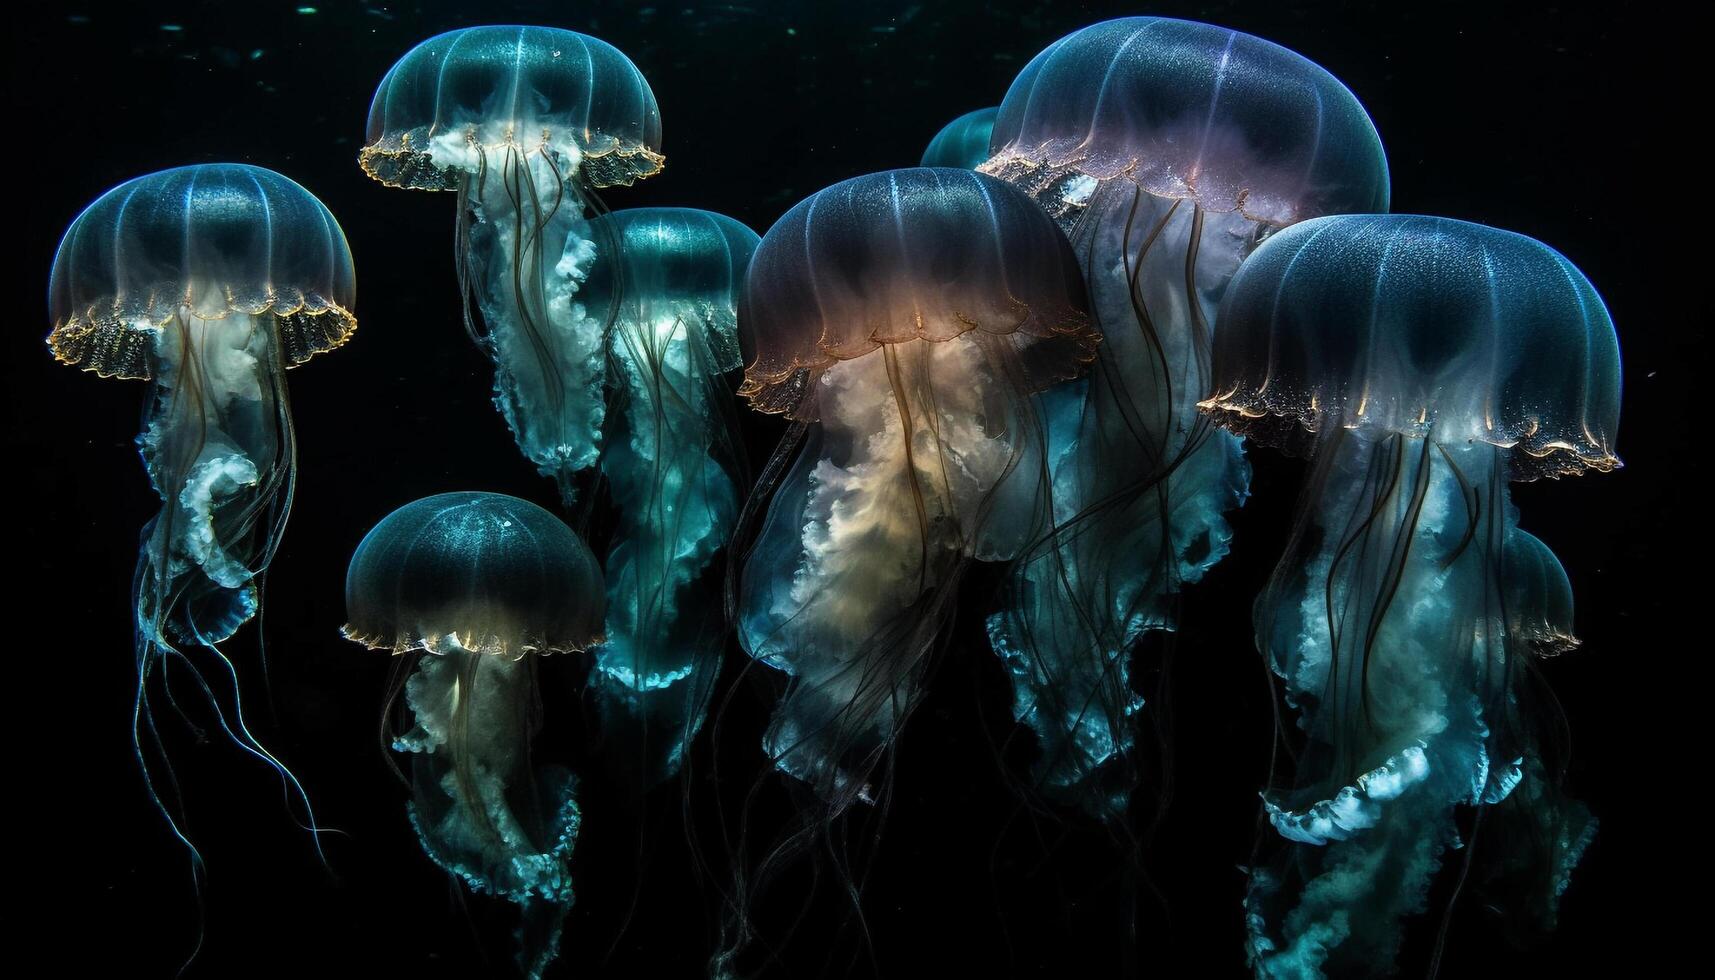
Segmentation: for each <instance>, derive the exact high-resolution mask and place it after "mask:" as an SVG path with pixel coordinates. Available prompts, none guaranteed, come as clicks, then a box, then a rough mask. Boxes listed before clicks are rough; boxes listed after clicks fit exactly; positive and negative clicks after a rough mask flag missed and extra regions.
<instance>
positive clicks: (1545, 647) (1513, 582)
mask: <svg viewBox="0 0 1715 980" xmlns="http://www.w3.org/2000/svg"><path fill="white" fill-rule="evenodd" d="M1503 560H1504V562H1505V566H1504V571H1503V572H1502V575H1503V579H1504V582H1505V586H1506V593H1505V597H1506V615H1507V632H1508V634H1509V635H1511V636H1515V637H1519V638H1520V639H1522V640H1523V641H1524V642H1526V643H1527V644H1529V646H1530V648H1531V650H1532V651H1533V652H1535V653H1536V654H1538V655H1539V656H1544V657H1552V656H1555V655H1557V654H1562V653H1566V652H1568V651H1571V650H1575V649H1577V648H1578V646H1579V644H1580V643H1581V642H1582V641H1581V640H1579V639H1578V636H1577V634H1575V633H1574V632H1573V631H1572V582H1571V580H1569V579H1568V578H1567V577H1566V568H1565V567H1564V566H1563V565H1561V564H1560V559H1559V558H1557V557H1555V555H1554V552H1552V551H1550V550H1549V549H1548V545H1545V544H1543V543H1542V542H1541V541H1540V540H1538V539H1537V538H1536V537H1535V536H1534V535H1532V534H1529V533H1528V532H1525V531H1522V530H1520V529H1518V528H1516V527H1515V528H1513V529H1512V531H1511V532H1510V533H1509V534H1508V535H1507V544H1506V552H1505V554H1504V558H1503Z"/></svg>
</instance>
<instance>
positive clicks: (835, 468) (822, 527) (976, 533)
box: [715, 168, 1098, 974]
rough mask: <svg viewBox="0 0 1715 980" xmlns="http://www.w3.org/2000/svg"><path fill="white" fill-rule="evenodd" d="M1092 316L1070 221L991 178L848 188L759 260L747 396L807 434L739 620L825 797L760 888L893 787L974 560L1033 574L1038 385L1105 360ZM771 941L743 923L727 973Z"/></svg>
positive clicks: (785, 476) (914, 179) (779, 720)
mask: <svg viewBox="0 0 1715 980" xmlns="http://www.w3.org/2000/svg"><path fill="white" fill-rule="evenodd" d="M1084 305H1085V300H1084V287H1083V279H1082V277H1081V276H1080V275H1079V273H1078V266H1077V260H1076V259H1075V258H1074V257H1073V255H1072V252H1071V248H1070V246H1069V245H1068V243H1067V242H1066V239H1065V237H1064V236H1063V235H1061V234H1060V232H1059V230H1058V229H1056V228H1055V227H1054V224H1053V222H1052V221H1050V220H1049V219H1048V216H1047V215H1046V214H1045V213H1043V212H1042V211H1041V210H1040V209H1039V208H1037V207H1036V206H1035V205H1034V204H1033V203H1032V202H1031V201H1030V199H1029V198H1027V197H1025V196H1024V195H1023V194H1021V193H1019V192H1018V191H1015V190H1013V189H1012V188H1010V187H1008V186H1006V185H1005V184H1004V183H1002V182H1000V181H998V180H995V179H994V178H992V177H988V176H985V175H982V174H978V173H975V172H974V171H969V170H952V169H929V168H919V169H909V170H891V171H885V172H882V173H876V174H870V175H867V176H863V177H857V178H854V179H851V180H847V181H844V182H842V183H839V184H835V185H833V186H832V187H829V188H827V189H825V190H822V191H820V192H818V193H816V194H814V195H811V196H810V197H809V198H807V199H806V200H804V201H802V202H800V203H799V204H798V205H796V206H795V207H793V208H792V209H791V210H790V211H788V212H787V213H786V214H785V215H784V216H783V217H782V218H781V219H780V220H779V221H778V222H776V223H775V225H774V227H773V228H771V229H769V231H768V234H767V235H765V236H764V237H763V239H762V244H761V245H759V246H758V247H757V250H756V254H755V256H754V257H753V258H752V260H751V266H750V273H749V275H748V277H747V278H746V280H745V289H744V295H743V299H742V301H741V304H740V307H739V336H740V340H741V341H742V342H743V344H744V348H745V355H746V358H747V363H746V367H745V381H744V386H743V388H742V389H741V392H742V394H744V395H745V396H746V397H747V398H748V399H749V400H750V402H751V404H752V406H754V407H755V408H757V409H758V410H760V411H763V412H773V413H783V414H785V415H787V416H789V417H790V418H791V419H793V420H794V424H793V425H792V427H791V429H790V430H789V434H788V436H787V438H786V439H785V440H783V441H782V443H781V445H780V448H779V449H777V450H776V452H775V454H774V458H773V459H772V460H771V461H770V463H769V465H768V469H767V472H766V474H765V476H764V480H763V486H762V487H760V488H759V489H758V490H757V491H756V493H755V495H753V497H752V505H753V506H754V505H755V504H756V503H758V502H760V500H761V499H762V495H763V494H764V493H765V492H766V490H767V488H768V486H769V485H770V484H771V483H773V484H776V485H777V488H776V491H775V494H774V497H773V499H772V501H771V502H770V503H769V506H768V510H767V514H766V515H765V517H764V518H763V520H762V524H761V527H760V531H759V533H758V535H757V539H756V541H755V543H754V545H753V547H752V549H751V551H750V553H749V554H748V556H747V558H746V560H745V562H744V566H743V569H742V573H741V577H740V581H739V583H738V589H737V597H736V598H737V612H736V618H737V627H738V632H739V640H740V642H741V644H742V645H743V646H744V649H745V651H746V652H747V653H749V654H750V655H751V656H752V657H754V658H755V659H756V660H757V661H759V662H761V663H763V664H766V665H768V666H769V667H772V668H774V669H776V670H779V671H781V672H782V673H784V674H786V675H787V677H788V678H789V681H788V684H787V686H786V690H785V693H784V695H783V697H782V698H781V700H780V702H779V703H778V705H777V706H776V708H775V711H774V716H773V719H772V721H771V723H770V725H769V727H768V729H767V731H766V733H765V735H764V748H765V749H766V751H767V753H768V755H769V757H770V759H771V760H772V762H773V764H774V766H775V767H776V768H778V769H780V770H781V771H783V772H785V773H788V774H790V775H792V776H794V777H796V778H797V779H799V780H801V781H803V782H804V783H805V784H808V786H809V787H810V788H811V789H812V790H813V791H814V793H815V795H816V797H817V798H818V800H819V801H820V805H819V806H813V807H811V808H810V809H809V810H808V811H807V812H806V817H805V820H804V824H803V826H802V827H800V828H799V829H798V830H797V831H795V832H794V833H793V834H791V835H790V836H789V837H788V838H787V842H786V843H785V844H783V845H782V846H781V847H779V848H777V849H776V850H775V851H774V852H773V853H772V854H770V855H769V857H768V859H767V860H766V861H765V862H764V865H763V866H762V867H761V868H759V869H758V870H757V873H756V874H755V875H754V876H753V877H754V880H755V881H756V882H758V883H762V882H765V881H766V880H767V879H768V878H769V877H770V875H771V873H772V871H773V869H774V867H777V862H778V861H779V860H782V859H784V857H786V856H787V855H789V854H791V853H793V852H794V851H796V850H797V849H800V848H802V847H805V846H807V843H808V842H809V841H813V840H815V839H818V838H817V837H816V835H817V832H818V830H819V828H821V827H825V826H827V825H828V823H829V822H831V821H832V820H833V818H834V817H836V816H838V815H839V814H840V813H842V812H844V811H845V809H846V808H848V807H849V806H850V805H851V804H852V803H854V802H856V801H859V800H863V801H866V802H873V801H876V800H878V799H880V798H881V797H882V792H881V789H880V788H879V787H878V786H876V785H873V784H872V782H871V779H872V776H874V775H875V774H876V771H877V770H878V768H880V767H881V764H882V761H883V758H884V756H885V755H886V754H887V753H888V752H889V751H890V749H891V748H892V746H893V744H894V739H895V737H896V735H897V734H898V732H899V730H900V727H901V726H902V725H903V724H904V722H905V720H906V718H907V717H908V716H909V715H910V713H911V711H912V710H913V708H914V707H915V706H916V705H917V703H918V702H919V700H920V698H921V695H922V688H923V683H924V681H925V678H926V676H927V674H928V672H929V671H930V669H931V666H932V662H933V660H934V658H935V656H936V654H937V653H938V652H939V651H940V650H941V649H942V648H943V647H944V645H945V644H946V642H947V639H948V632H949V631H948V629H947V627H948V624H949V623H950V622H951V620H952V618H953V615H954V613H955V612H956V609H957V594H958V585H959V582H960V580H961V577H962V575H963V573H964V571H965V569H966V567H967V566H968V564H969V562H970V561H972V560H973V559H974V560H981V561H1005V560H1010V559H1011V558H1012V557H1013V556H1014V555H1015V554H1016V553H1017V552H1018V550H1019V549H1020V548H1021V547H1023V545H1024V544H1025V543H1026V542H1028V541H1030V540H1032V539H1033V538H1035V537H1038V536H1040V535H1041V534H1043V533H1046V531H1047V526H1048V521H1049V510H1050V504H1049V501H1048V493H1049V487H1048V486H1047V481H1046V478H1045V475H1044V474H1045V461H1044V457H1043V452H1044V446H1045V440H1046V436H1045V434H1044V433H1043V431H1042V424H1041V420H1040V418H1039V417H1038V410H1037V406H1036V400H1035V395H1034V394H1033V393H1034V392H1036V391H1038V390H1040V389H1042V388H1044V387H1047V386H1049V385H1052V384H1054V383H1057V382H1060V381H1064V380H1066V379H1068V378H1072V377H1076V376H1077V375H1078V374H1079V373H1080V372H1082V371H1083V370H1084V369H1085V367H1086V365H1087V364H1088V363H1089V361H1090V359H1091V358H1092V357H1093V356H1094V348H1095V346H1096V344H1097V342H1098V337H1097V336H1096V334H1095V332H1094V331H1093V330H1091V329H1090V327H1089V324H1088V320H1087V317H1086V314H1085V312H1084ZM794 452H796V458H795V459H794V458H793V454H794ZM789 461H790V465H788V463H789ZM741 848H742V842H741ZM848 883H849V881H848ZM746 887H747V886H746V885H745V883H744V882H743V881H742V880H741V881H740V882H739V883H738V888H739V892H740V894H739V895H738V896H737V900H736V901H735V902H734V905H735V907H736V911H737V912H738V914H739V915H740V916H741V917H742V916H743V915H745V914H746V912H747V909H746V908H745V904H746V899H745V896H744V894H743V890H744V889H745V888H746ZM748 935H749V932H748V923H746V922H744V921H742V919H741V921H740V922H739V923H738V935H737V936H736V937H734V936H731V935H729V936H728V937H726V938H727V939H728V940H729V943H728V945H727V947H726V948H725V949H723V950H722V952H721V953H720V954H719V955H718V956H717V957H716V960H715V971H716V973H717V974H719V973H722V972H723V971H725V970H726V969H728V968H729V966H730V959H731V957H732V956H734V955H736V953H737V951H738V950H739V949H740V948H742V946H743V945H744V943H745V942H746V941H747V939H748Z"/></svg>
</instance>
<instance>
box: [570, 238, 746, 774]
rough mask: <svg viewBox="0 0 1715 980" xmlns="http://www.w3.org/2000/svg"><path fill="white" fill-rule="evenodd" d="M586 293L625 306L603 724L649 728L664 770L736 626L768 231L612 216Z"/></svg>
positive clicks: (701, 704) (652, 749) (611, 431)
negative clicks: (729, 562)
mask: <svg viewBox="0 0 1715 980" xmlns="http://www.w3.org/2000/svg"><path fill="white" fill-rule="evenodd" d="M592 224H593V225H594V226H595V231H596V237H597V238H598V239H600V240H604V241H611V242H614V243H616V245H617V247H616V248H615V249H614V250H612V251H611V252H607V253H603V254H601V255H600V256H598V257H597V259H596V260H595V262H594V264H593V265H592V267H591V270H590V274H589V278H588V279H587V280H586V284H585V287H584V288H585V292H586V293H587V294H588V296H589V301H590V303H591V304H592V305H594V306H595V307H597V308H608V309H612V310H613V311H614V320H613V327H612V331H611V334H612V337H611V343H610V351H611V357H610V360H609V364H610V365H611V366H612V367H611V372H610V373H611V377H610V383H611V384H612V386H613V387H614V388H615V389H617V390H616V397H615V405H614V409H613V411H612V413H611V416H610V418H609V419H608V422H607V426H606V432H605V443H604V449H603V452H602V456H601V473H602V475H603V476H604V477H605V478H606V480H607V484H608V488H609V491H610V495H611V497H612V499H613V503H614V507H615V509H616V511H617V514H616V523H615V527H614V529H613V532H612V534H613V537H612V543H611V545H610V548H609V551H608V556H607V561H606V563H605V567H606V573H607V588H608V593H607V609H608V624H607V641H606V642H605V643H604V644H603V645H602V646H600V647H599V648H597V649H596V651H595V668H596V669H595V673H594V674H593V675H592V687H593V689H594V690H595V691H596V693H597V694H598V696H600V698H601V704H602V709H603V712H604V714H605V715H606V716H607V718H608V719H609V721H608V723H607V724H606V725H605V726H604V727H606V728H608V729H609V731H610V733H611V732H612V731H613V730H614V729H621V730H623V729H629V728H633V727H641V729H642V730H641V732H639V733H638V738H637V739H636V742H637V744H639V745H640V747H641V748H640V750H641V751H642V753H643V755H644V762H645V766H644V770H645V773H646V776H647V777H648V778H650V779H651V780H654V779H660V778H662V777H664V776H667V775H670V774H672V773H673V772H675V771H677V770H678V768H679V765H680V763H681V761H682V759H683V755H684V752H685V750H686V748H687V746H689V744H690V742H691V740H692V739H693V738H694V737H695V736H696V733H697V731H698V730H699V728H700V727H701V725H702V721H703V716H704V714H705V712H706V709H707V706H708V700H709V695H710V693H711V691H712V689H713V683H714V679H715V677H716V675H717V674H718V673H719V671H720V655H721V650H722V649H723V647H724V646H725V635H726V624H725V618H724V615H723V611H722V607H721V602H720V593H721V589H720V576H719V574H718V573H714V572H711V569H713V568H715V567H716V564H717V563H716V562H715V557H716V555H717V554H718V553H719V552H720V551H721V550H722V549H723V548H725V547H726V545H727V542H728V540H729V538H730V536H731V534H732V528H733V524H734V521H735V520H736V518H737V516H738V487H739V481H740V479H741V474H742V473H743V470H744V465H743V450H742V448H741V445H740V443H739V436H738V431H737V418H736V416H737V413H736V411H735V408H736V402H735V399H734V397H733V388H734V385H733V379H731V378H730V377H729V375H731V373H732V372H734V371H736V370H737V369H738V368H739V367H740V366H741V359H740V356H739V350H738V337H737V308H738V292H739V289H740V288H741V287H742V285H743V283H744V273H745V268H746V267H747V266H748V264H749V262H750V256H751V253H752V252H754V251H755V250H756V243H757V241H758V238H757V235H756V232H754V231H751V230H750V229H749V228H747V227H745V226H744V225H743V224H741V223H739V222H737V221H734V220H733V219H731V218H728V217H725V216H723V215H718V214H713V213H711V212H708V211H697V210H693V209H690V208H638V209H634V210H626V211H615V212H612V213H610V214H606V215H602V216H601V217H599V218H597V219H595V221H594V222H593V223H592Z"/></svg>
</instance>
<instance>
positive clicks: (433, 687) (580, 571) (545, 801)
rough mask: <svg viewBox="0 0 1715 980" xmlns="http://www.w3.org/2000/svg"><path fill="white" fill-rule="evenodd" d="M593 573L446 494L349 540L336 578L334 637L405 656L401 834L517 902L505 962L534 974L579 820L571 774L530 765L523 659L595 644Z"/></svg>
mask: <svg viewBox="0 0 1715 980" xmlns="http://www.w3.org/2000/svg"><path fill="white" fill-rule="evenodd" d="M602 592H603V586H602V576H601V569H600V568H599V567H598V566H597V565H596V562H595V558H594V556H592V555H591V554H590V551H589V549H588V548H587V547H585V545H584V543H583V541H581V540H580V539H579V538H578V536H577V535H576V534H574V533H573V532H572V530H571V529H570V528H568V527H567V526H566V525H565V524H564V523H562V522H561V521H560V519H559V518H557V517H555V516H554V515H553V514H550V513H548V512H547V511H545V510H543V509H542V508H540V507H537V506H536V505H534V504H531V503H528V502H526V501H523V500H519V499H517V498H514V497H507V496H503V495H501V494H492V493H447V494H439V495H436V496H433V497H425V498H423V499H421V500H418V501H415V502H413V503H410V504H406V505H405V506H404V507H401V508H399V509H398V510H396V511H394V512H393V513H391V514H389V515H388V516H387V517H386V518H385V519H383V520H382V521H381V523H379V524H377V525H376V526H375V528H374V529H373V530H371V531H370V532H369V534H368V535H366V536H365V537H364V539H363V542H362V543H361V544H359V545H358V548H357V551H356V552H355V553H354V554H353V555H352V558H351V566H350V568H349V570H348V571H347V573H346V580H345V602H346V614H347V617H348V624H347V625H346V627H345V630H344V632H345V635H346V637H347V638H349V639H351V640H354V641H356V642H358V643H361V644H363V645H365V646H368V647H371V648H375V649H382V650H390V651H392V652H393V653H395V654H409V655H411V656H413V657H414V658H415V660H414V662H412V663H410V665H409V666H410V674H409V677H408V678H407V679H406V680H405V682H404V686H403V694H404V698H405V704H406V707H407V708H408V709H409V711H410V715H411V719H412V722H413V723H412V725H411V727H410V728H409V729H408V730H406V731H405V732H404V733H403V734H400V735H399V736H398V737H397V738H396V739H395V740H394V742H393V748H394V749H396V750H397V751H399V752H403V753H408V754H410V755H411V757H412V767H411V772H412V774H411V779H410V781H411V788H412V801H411V804H410V806H411V811H410V812H411V823H412V826H414V827H415V828H416V830H417V835H418V837H419V839H420V840H421V841H422V844H423V849H424V850H425V851H426V852H427V853H428V855H429V857H430V858H431V859H432V860H433V861H434V862H435V863H436V864H438V865H440V866H441V867H442V868H443V869H445V870H446V871H447V872H448V873H449V874H452V875H455V876H456V877H458V878H459V879H460V880H462V881H463V882H464V883H465V884H466V885H467V886H469V887H470V888H471V890H472V891H475V892H478V893H483V894H490V895H494V896H497V897H500V898H503V899H506V900H507V901H510V902H513V903H514V904H516V905H518V906H519V908H520V910H521V912H522V915H523V924H522V926H521V927H520V929H519V942H520V949H519V955H518V963H519V966H520V968H521V970H522V971H523V972H524V974H525V975H527V976H531V977H536V976H540V975H541V972H542V970H543V969H544V968H546V966H547V965H548V963H549V962H551V961H552V960H553V958H554V956H555V954H556V952H557V951H558V947H559V936H560V930H561V926H562V923H563V921H564V919H565V915H566V912H567V910H569V909H570V908H571V905H572V900H573V891H572V882H571V876H570V872H569V870H568V868H567V862H568V861H569V860H570V858H571V853H572V848H573V846H574V845H575V844H576V843H577V834H578V825H579V820H580V814H579V810H578V805H577V801H576V799H575V796H574V790H575V784H574V782H573V779H572V777H571V775H570V774H569V773H567V772H566V771H564V770H563V769H560V768H558V767H552V766H541V767H535V766H532V764H531V761H530V740H531V737H532V736H533V735H534V734H535V733H536V730H537V728H538V727H539V725H540V719H539V717H538V715H539V713H540V704H539V697H538V693H537V682H536V664H535V658H536V657H538V656H544V655H546V654H549V653H554V652H570V651H578V650H583V649H586V648H588V647H589V646H590V645H591V644H593V643H595V642H597V641H599V639H600V635H601V623H602V613H603V605H602V603H603V595H602Z"/></svg>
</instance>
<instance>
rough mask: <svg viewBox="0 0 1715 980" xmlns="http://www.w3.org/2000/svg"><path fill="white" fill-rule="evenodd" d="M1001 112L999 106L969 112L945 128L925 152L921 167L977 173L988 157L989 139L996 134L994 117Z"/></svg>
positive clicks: (930, 142) (943, 127)
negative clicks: (950, 168) (948, 168)
mask: <svg viewBox="0 0 1715 980" xmlns="http://www.w3.org/2000/svg"><path fill="white" fill-rule="evenodd" d="M999 112H1000V107H999V106H989V107H988V108H987V109H977V110H975V111H973V112H967V113H965V114H964V115H962V116H960V117H958V118H957V119H954V120H953V121H952V122H950V123H948V124H947V125H945V126H942V127H941V131H940V132H938V133H936V134H935V138H934V139H932V140H930V141H929V147H928V148H927V149H925V150H924V151H923V162H922V163H921V166H924V167H958V168H959V169H961V170H975V169H976V168H977V165H978V164H980V163H982V162H983V161H984V160H987V159H988V158H989V136H990V134H992V133H993V132H994V118H995V116H996V115H997V114H999Z"/></svg>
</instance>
